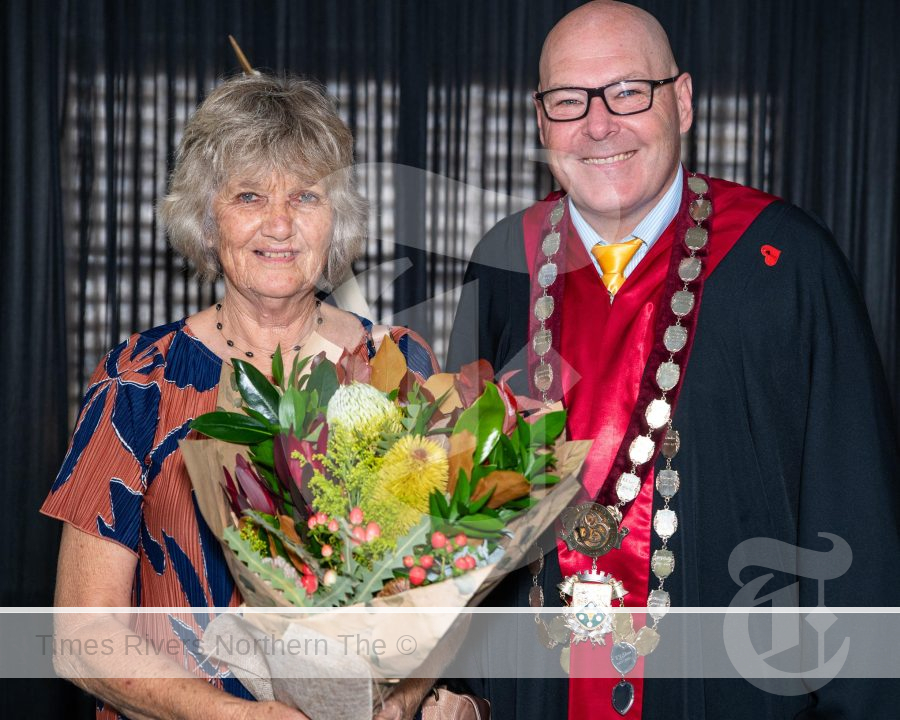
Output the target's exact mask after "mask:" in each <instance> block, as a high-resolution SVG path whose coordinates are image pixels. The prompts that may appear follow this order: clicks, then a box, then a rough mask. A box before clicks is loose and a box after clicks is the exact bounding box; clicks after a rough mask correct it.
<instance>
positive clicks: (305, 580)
mask: <svg viewBox="0 0 900 720" xmlns="http://www.w3.org/2000/svg"><path fill="white" fill-rule="evenodd" d="M300 584H301V585H302V586H303V589H304V590H306V594H307V595H312V594H313V593H314V592H315V591H316V590H318V589H319V581H318V580H317V579H316V576H315V575H304V576H303V577H302V578H300Z"/></svg>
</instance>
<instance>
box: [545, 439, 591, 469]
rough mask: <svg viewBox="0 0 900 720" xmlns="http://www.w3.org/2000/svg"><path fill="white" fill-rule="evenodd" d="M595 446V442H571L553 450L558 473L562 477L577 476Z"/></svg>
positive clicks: (559, 445) (561, 444)
mask: <svg viewBox="0 0 900 720" xmlns="http://www.w3.org/2000/svg"><path fill="white" fill-rule="evenodd" d="M593 444H594V441H593V440H569V441H567V442H564V443H560V444H558V445H557V446H556V447H555V448H554V450H553V452H554V454H555V455H556V472H557V473H558V474H559V475H560V476H561V477H568V476H569V475H576V474H577V473H578V472H579V471H580V470H581V466H582V465H583V464H584V460H585V458H586V457H587V455H588V452H590V449H591V445H593Z"/></svg>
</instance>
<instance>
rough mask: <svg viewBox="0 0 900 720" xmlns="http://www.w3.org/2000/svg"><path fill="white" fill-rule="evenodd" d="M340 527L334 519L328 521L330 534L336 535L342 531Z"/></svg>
mask: <svg viewBox="0 0 900 720" xmlns="http://www.w3.org/2000/svg"><path fill="white" fill-rule="evenodd" d="M340 527H341V526H340V525H338V521H337V520H335V519H334V518H332V519H331V520H329V521H328V532H333V533H336V532H337V531H338V530H339V529H340Z"/></svg>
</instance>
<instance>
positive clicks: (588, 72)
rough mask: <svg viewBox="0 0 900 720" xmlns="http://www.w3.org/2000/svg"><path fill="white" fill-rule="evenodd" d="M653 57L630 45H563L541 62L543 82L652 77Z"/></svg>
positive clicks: (584, 83)
mask: <svg viewBox="0 0 900 720" xmlns="http://www.w3.org/2000/svg"><path fill="white" fill-rule="evenodd" d="M653 64H654V63H653V62H652V58H649V57H648V56H647V55H646V54H641V53H639V52H635V51H634V49H633V48H632V49H629V48H624V47H621V48H605V49H590V48H580V49H579V48H562V49H561V50H560V52H558V53H557V52H552V53H550V54H548V56H547V58H546V62H545V63H543V64H542V66H541V86H542V87H550V86H557V87H558V86H561V85H579V86H585V87H588V86H589V87H599V86H601V85H607V84H609V83H614V82H618V81H620V80H634V79H650V78H651V76H653V74H654V68H653Z"/></svg>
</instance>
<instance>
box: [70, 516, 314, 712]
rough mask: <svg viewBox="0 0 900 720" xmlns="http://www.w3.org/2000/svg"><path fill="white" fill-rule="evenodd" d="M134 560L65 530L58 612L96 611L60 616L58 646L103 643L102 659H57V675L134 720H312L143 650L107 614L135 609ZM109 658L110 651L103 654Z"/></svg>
mask: <svg viewBox="0 0 900 720" xmlns="http://www.w3.org/2000/svg"><path fill="white" fill-rule="evenodd" d="M136 562H137V558H136V557H135V556H134V555H133V554H132V553H131V552H129V551H128V550H126V549H125V548H124V547H122V546H121V545H119V544H118V543H115V542H112V541H109V540H105V539H103V538H99V537H96V536H94V535H90V534H89V533H85V532H82V531H81V530H79V529H77V528H75V527H73V526H72V525H69V524H68V523H67V524H66V525H64V526H63V535H62V541H61V543H60V550H59V563H58V568H57V574H56V598H55V604H56V606H57V607H61V608H66V607H75V608H91V609H93V608H96V611H92V612H91V611H88V612H80V611H79V612H69V613H57V614H56V617H55V626H56V627H55V631H56V638H57V640H62V641H69V643H68V645H69V646H70V647H82V643H84V642H87V641H91V640H93V641H94V642H97V643H98V645H99V644H100V641H102V643H103V644H102V645H101V647H103V648H104V652H103V653H94V654H90V653H72V652H69V653H63V654H60V655H54V658H53V666H54V668H55V669H56V671H57V674H59V675H61V676H62V677H65V678H68V679H69V680H71V681H72V682H74V683H75V684H76V685H78V686H79V687H81V688H83V689H84V690H87V691H88V692H89V693H91V694H92V695H96V696H97V697H99V698H101V699H103V700H105V701H106V702H107V703H109V705H111V706H113V707H115V708H116V709H118V710H119V711H121V712H122V713H124V714H125V715H127V716H128V717H130V718H132V720H156V719H157V718H162V719H163V720H169V719H170V718H172V719H174V718H179V719H185V720H186V719H188V718H191V719H195V720H206V719H207V718H208V719H209V720H256V718H261V719H263V720H308V718H307V717H306V715H304V714H303V713H301V712H299V711H297V710H292V709H291V708H289V707H288V706H287V705H283V704H281V703H278V702H262V703H257V702H252V701H249V700H243V699H240V698H237V697H234V696H233V695H230V694H228V693H226V692H225V691H224V690H220V689H218V688H216V687H214V686H212V685H210V684H209V682H208V681H207V680H205V679H204V678H200V677H196V676H194V675H192V674H191V673H189V672H188V671H187V670H184V669H183V668H182V667H181V666H180V665H178V664H176V663H175V662H173V661H172V660H170V659H169V658H168V657H166V656H165V654H160V653H158V652H152V651H149V650H150V648H149V647H147V646H142V643H143V642H144V639H143V638H141V637H139V636H137V635H136V634H135V633H134V631H133V630H131V629H130V628H129V626H128V624H127V620H128V617H127V614H126V615H125V616H121V615H117V614H114V613H112V612H105V611H104V610H103V608H127V607H128V606H130V605H131V587H132V584H133V583H134V569H135V563H136ZM107 649H108V650H109V652H106V650H107Z"/></svg>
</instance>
